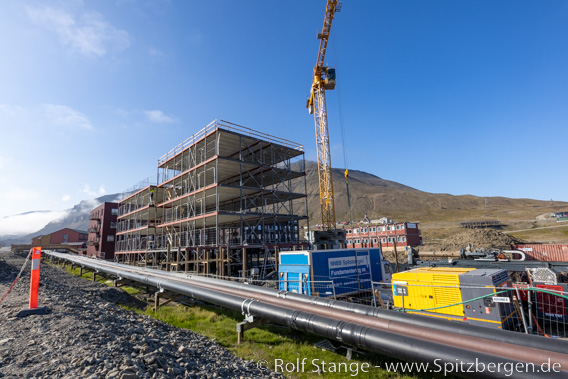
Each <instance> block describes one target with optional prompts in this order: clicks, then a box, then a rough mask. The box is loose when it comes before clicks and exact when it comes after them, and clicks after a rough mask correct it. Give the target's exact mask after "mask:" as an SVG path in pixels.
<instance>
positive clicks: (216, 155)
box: [115, 120, 307, 278]
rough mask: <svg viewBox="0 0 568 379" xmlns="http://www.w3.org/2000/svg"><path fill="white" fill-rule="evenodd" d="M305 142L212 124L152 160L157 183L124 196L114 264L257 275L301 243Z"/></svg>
mask: <svg viewBox="0 0 568 379" xmlns="http://www.w3.org/2000/svg"><path fill="white" fill-rule="evenodd" d="M304 167H305V161H304V150H303V146H302V145H300V144H297V143H294V142H291V141H288V140H285V139H282V138H278V137H274V136H270V135H267V134H264V133H261V132H257V131H254V130H252V129H248V128H245V127H242V126H239V125H235V124H232V123H229V122H226V121H217V120H216V121H214V122H212V123H211V124H209V125H207V126H206V127H205V128H204V129H202V130H200V131H199V132H197V133H196V134H194V135H193V136H191V137H190V138H188V139H187V140H185V141H184V142H182V143H181V144H179V145H178V146H176V147H174V148H173V149H172V150H170V151H169V152H168V153H166V154H164V155H163V156H162V157H161V158H160V159H158V167H157V180H156V182H155V183H150V182H149V181H148V182H146V183H144V184H143V185H139V186H137V188H135V189H132V190H130V191H127V192H125V193H124V194H123V199H122V200H121V201H120V203H119V215H118V230H117V241H116V254H115V257H116V258H115V260H116V261H118V262H122V263H130V264H136V265H141V266H152V267H159V268H162V269H165V270H171V271H191V272H197V273H200V274H212V275H218V276H237V275H240V276H245V275H249V274H250V273H253V274H255V275H259V277H261V278H266V277H269V276H270V275H274V273H275V272H276V271H277V270H276V262H277V259H276V256H277V254H278V251H279V250H282V249H285V250H293V249H298V248H301V247H304V246H305V243H303V242H301V241H300V225H299V222H300V220H307V198H306V179H305V172H304Z"/></svg>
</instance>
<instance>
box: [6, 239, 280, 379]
mask: <svg viewBox="0 0 568 379" xmlns="http://www.w3.org/2000/svg"><path fill="white" fill-rule="evenodd" d="M24 259H25V256H21V255H17V254H14V253H12V252H10V251H9V250H7V249H5V248H3V249H0V297H1V296H3V295H4V293H5V292H6V290H7V289H8V287H9V286H10V284H11V283H12V281H13V280H14V278H15V277H16V275H17V274H18V272H19V270H20V268H21V266H22V264H23V263H24ZM29 270H30V266H29V262H28V266H27V267H26V269H25V271H24V273H25V275H23V276H22V278H21V279H20V281H19V282H18V284H16V286H15V287H14V289H13V290H12V292H11V293H10V294H9V295H8V297H7V298H6V299H5V300H4V301H3V302H2V303H0V377H6V378H123V379H127V378H215V377H219V378H266V377H268V378H270V377H281V375H279V374H275V373H272V372H270V371H268V370H267V369H264V368H258V367H257V366H256V364H255V363H254V362H249V361H245V360H242V359H240V358H237V357H235V356H234V355H233V354H232V353H231V352H229V351H228V350H227V349H225V348H224V347H222V346H220V345H218V344H216V343H214V342H211V341H210V340H209V339H207V338H206V337H203V336H201V335H198V334H196V333H193V332H191V331H189V330H185V329H178V328H175V327H172V326H170V325H168V324H165V323H163V322H161V321H157V320H154V319H152V318H149V317H146V316H140V315H138V314H136V313H134V312H131V311H127V310H124V309H122V308H120V307H118V306H117V305H116V303H117V302H120V303H121V304H129V305H137V303H138V300H136V299H135V298H133V297H131V296H130V295H128V294H126V293H125V292H123V291H120V290H118V289H116V288H112V287H108V286H105V285H103V284H100V283H96V282H92V281H88V280H85V279H81V278H78V277H75V276H72V275H69V274H68V273H66V272H64V271H63V270H61V269H58V268H55V267H51V266H48V265H46V264H43V265H42V267H41V279H40V291H39V302H40V306H41V305H45V306H47V307H49V308H50V310H51V313H50V314H47V315H31V316H28V317H23V318H18V317H15V314H16V313H17V312H18V311H19V310H21V309H22V308H25V307H27V302H28V295H29Z"/></svg>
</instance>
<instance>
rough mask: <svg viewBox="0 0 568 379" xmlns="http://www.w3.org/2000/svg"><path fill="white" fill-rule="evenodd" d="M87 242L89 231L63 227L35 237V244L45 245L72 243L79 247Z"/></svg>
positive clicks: (33, 242) (33, 241)
mask: <svg viewBox="0 0 568 379" xmlns="http://www.w3.org/2000/svg"><path fill="white" fill-rule="evenodd" d="M86 242H87V232H85V231H83V230H77V229H71V228H63V229H60V230H58V231H56V232H53V233H50V234H45V235H41V236H37V237H34V238H33V239H32V245H33V246H45V245H71V246H74V247H76V248H78V249H81V248H83V247H84V245H85V243H86Z"/></svg>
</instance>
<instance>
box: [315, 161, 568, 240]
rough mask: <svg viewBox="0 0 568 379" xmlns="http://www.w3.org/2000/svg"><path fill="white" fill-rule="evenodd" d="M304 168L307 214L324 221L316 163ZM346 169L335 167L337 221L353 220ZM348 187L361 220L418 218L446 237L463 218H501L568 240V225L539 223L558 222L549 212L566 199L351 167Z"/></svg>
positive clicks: (567, 206)
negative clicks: (497, 193)
mask: <svg viewBox="0 0 568 379" xmlns="http://www.w3.org/2000/svg"><path fill="white" fill-rule="evenodd" d="M305 170H306V185H307V189H306V192H307V195H308V209H309V213H308V215H309V216H310V225H312V226H313V225H315V224H319V223H321V211H320V205H319V182H318V172H317V163H315V162H310V161H306V165H305ZM344 171H345V170H344V169H341V168H335V169H333V170H332V175H333V189H334V194H335V213H336V219H337V221H349V220H350V213H349V208H348V205H347V189H346V185H345V177H344V174H343V173H344ZM349 192H350V198H351V214H352V217H353V222H355V223H356V222H358V221H360V220H361V219H363V217H364V216H365V215H367V216H368V217H369V218H370V219H378V218H381V217H388V218H392V219H394V220H395V221H411V222H412V221H415V222H419V223H420V228H421V230H422V234H423V237H424V240H428V239H437V238H445V237H446V236H448V235H450V234H453V233H455V232H456V231H458V230H460V225H459V223H460V222H464V221H478V220H499V221H501V222H502V223H503V224H504V226H503V228H504V229H503V230H504V231H505V232H509V231H512V230H524V229H534V231H530V232H523V233H524V234H515V236H518V237H520V238H523V239H527V240H532V241H540V242H549V243H568V225H566V226H565V227H563V228H562V227H561V228H555V229H544V230H541V229H540V228H542V227H550V226H557V225H556V222H555V220H554V219H551V218H550V214H551V213H554V212H560V211H566V210H568V202H561V201H560V202H559V201H555V202H554V203H551V202H550V201H541V200H532V199H511V198H506V197H479V196H473V195H458V196H456V195H450V194H442V193H429V192H424V191H420V190H418V189H415V188H412V187H409V186H405V185H403V184H400V183H397V182H393V181H390V180H386V179H382V178H379V177H378V176H375V175H372V174H369V173H366V172H363V171H358V170H351V169H350V170H349Z"/></svg>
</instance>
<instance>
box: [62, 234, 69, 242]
mask: <svg viewBox="0 0 568 379" xmlns="http://www.w3.org/2000/svg"><path fill="white" fill-rule="evenodd" d="M63 242H69V235H68V234H64V235H63Z"/></svg>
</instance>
